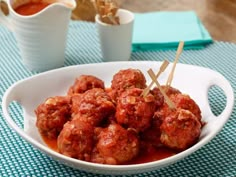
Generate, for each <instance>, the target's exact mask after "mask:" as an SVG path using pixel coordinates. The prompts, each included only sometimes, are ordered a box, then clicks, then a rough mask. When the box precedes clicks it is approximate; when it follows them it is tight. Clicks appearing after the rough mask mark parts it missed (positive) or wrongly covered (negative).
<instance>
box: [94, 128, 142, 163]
mask: <svg viewBox="0 0 236 177" xmlns="http://www.w3.org/2000/svg"><path fill="white" fill-rule="evenodd" d="M97 138H98V142H97V145H96V147H95V148H94V150H93V156H92V162H95V163H103V164H112V165H115V164H123V163H125V162H128V161H130V160H131V159H133V158H134V157H136V156H137V154H138V152H139V139H138V137H137V134H136V132H134V131H133V130H126V129H124V128H123V127H122V126H120V125H119V124H111V125H109V126H108V127H107V128H105V129H103V130H100V134H99V135H98V137H97Z"/></svg>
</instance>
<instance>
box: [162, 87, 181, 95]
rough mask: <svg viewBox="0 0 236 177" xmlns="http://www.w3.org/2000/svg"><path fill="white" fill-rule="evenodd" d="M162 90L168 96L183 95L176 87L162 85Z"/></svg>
mask: <svg viewBox="0 0 236 177" xmlns="http://www.w3.org/2000/svg"><path fill="white" fill-rule="evenodd" d="M161 88H162V89H163V90H164V91H165V93H166V95H167V96H170V95H174V94H179V93H181V92H180V91H179V90H178V89H176V88H174V87H170V86H165V85H162V86H161Z"/></svg>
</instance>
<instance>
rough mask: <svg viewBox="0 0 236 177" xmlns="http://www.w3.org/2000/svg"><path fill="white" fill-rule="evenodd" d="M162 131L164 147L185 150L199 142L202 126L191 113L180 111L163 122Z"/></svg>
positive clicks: (161, 138)
mask: <svg viewBox="0 0 236 177" xmlns="http://www.w3.org/2000/svg"><path fill="white" fill-rule="evenodd" d="M160 130H161V137H160V140H161V142H162V143H163V144H164V145H166V146H167V147H170V148H174V149H177V150H185V149H187V148H188V147H190V146H191V145H193V144H194V143H196V141H197V140H198V138H199V136H200V133H201V124H200V122H199V121H198V119H197V117H196V116H195V115H194V114H192V113H191V112H190V111H188V110H184V109H178V110H177V111H175V112H173V113H172V114H170V115H168V116H167V117H166V118H165V119H164V120H163V122H162V124H161V127H160Z"/></svg>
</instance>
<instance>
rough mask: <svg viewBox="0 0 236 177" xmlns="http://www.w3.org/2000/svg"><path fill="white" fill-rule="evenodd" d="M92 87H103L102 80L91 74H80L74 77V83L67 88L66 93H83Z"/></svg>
mask: <svg viewBox="0 0 236 177" xmlns="http://www.w3.org/2000/svg"><path fill="white" fill-rule="evenodd" d="M93 88H102V89H104V88H105V86H104V82H103V81H102V80H101V79H99V78H97V77H95V76H92V75H81V76H79V77H78V78H76V80H75V82H74V84H73V85H72V86H71V87H70V88H69V90H68V95H73V94H78V93H84V92H86V91H87V90H90V89H93Z"/></svg>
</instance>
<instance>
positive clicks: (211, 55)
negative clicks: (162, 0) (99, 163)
mask: <svg viewBox="0 0 236 177" xmlns="http://www.w3.org/2000/svg"><path fill="white" fill-rule="evenodd" d="M174 56H175V51H158V52H157V51H147V52H134V53H132V57H131V59H132V60H140V61H141V60H155V61H161V60H163V59H168V60H169V61H173V59H174ZM101 61H102V59H101V52H100V47H99V42H98V38H97V32H96V26H95V25H94V24H93V23H89V22H71V24H70V28H69V34H68V41H67V49H66V61H65V65H66V66H69V65H78V64H85V63H96V62H97V63H98V62H101ZM180 62H181V63H186V64H194V65H199V66H204V67H208V68H211V69H213V70H216V71H218V72H220V73H221V74H223V75H224V76H225V77H226V78H227V79H228V80H229V81H230V82H231V84H232V86H233V88H234V90H235V89H236V69H235V68H236V45H235V44H230V43H224V42H215V43H214V44H212V45H209V46H207V47H206V48H205V49H203V50H186V51H184V52H183V54H182V55H181V59H180ZM34 74H36V73H33V72H30V71H28V70H27V69H26V68H25V67H24V66H23V65H22V63H21V59H20V56H19V51H18V48H17V46H16V41H15V39H14V36H13V34H12V33H11V32H9V31H8V30H7V29H5V28H4V27H2V26H0V100H2V96H3V94H4V92H5V91H6V89H7V88H8V87H9V86H10V85H11V84H13V83H14V82H16V81H18V80H20V79H23V78H26V77H29V76H32V75H34ZM209 95H210V102H211V106H212V110H213V112H214V113H215V114H219V113H220V112H221V111H222V107H224V104H225V97H224V96H222V93H221V90H218V89H217V88H214V91H210V93H209ZM11 109H12V114H13V115H12V117H15V121H16V122H17V124H18V125H19V126H20V127H23V122H22V121H21V120H22V116H21V111H22V110H21V109H20V107H18V105H17V104H13V105H12V106H11ZM0 113H1V114H0V119H1V120H0V176H1V177H8V176H84V177H85V176H86V177H92V176H95V177H101V176H102V175H95V174H90V173H86V172H82V171H79V170H75V169H72V168H70V167H67V166H64V165H62V164H60V163H58V162H56V161H54V160H52V159H51V158H49V157H48V156H47V155H45V154H42V153H41V152H39V151H38V150H37V149H35V148H34V147H32V146H31V145H30V144H28V143H27V142H26V141H24V140H23V139H22V138H21V137H19V136H18V135H17V134H16V133H15V132H14V131H12V130H11V129H10V128H9V127H8V125H7V123H6V122H5V121H4V118H3V116H2V108H0ZM133 176H135V177H141V176H142V177H143V176H151V177H154V176H165V177H166V176H171V177H172V176H199V177H201V176H202V177H206V176H217V177H218V176H224V177H226V176H227V177H228V176H232V177H233V176H236V112H235V108H234V110H233V113H232V115H231V118H230V120H229V121H228V123H227V124H226V125H225V126H224V128H223V130H222V131H221V132H220V133H219V134H218V135H217V136H216V137H215V138H214V139H213V140H212V141H211V142H210V143H208V144H207V145H205V146H204V147H203V148H201V149H200V150H198V151H197V152H195V153H193V154H192V155H190V156H188V157H187V158H185V159H184V160H182V161H179V162H177V163H176V164H173V165H171V166H169V167H166V168H163V169H160V170H157V171H152V172H149V173H144V174H138V175H133Z"/></svg>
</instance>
